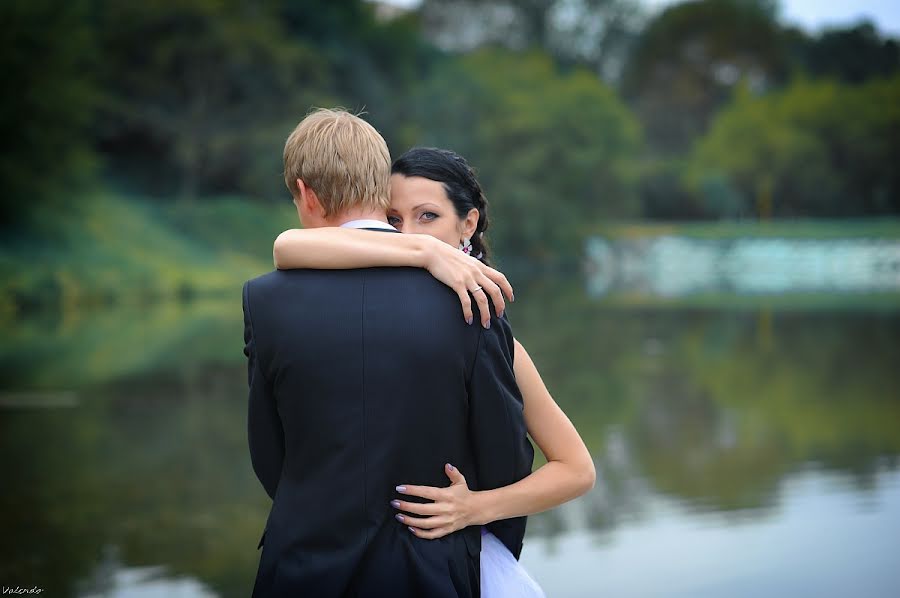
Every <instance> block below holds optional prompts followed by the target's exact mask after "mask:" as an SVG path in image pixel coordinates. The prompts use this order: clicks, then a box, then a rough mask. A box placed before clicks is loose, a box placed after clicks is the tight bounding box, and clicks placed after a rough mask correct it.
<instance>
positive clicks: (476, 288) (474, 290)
mask: <svg viewBox="0 0 900 598" xmlns="http://www.w3.org/2000/svg"><path fill="white" fill-rule="evenodd" d="M482 290H484V289H482V288H481V287H475V288H474V289H472V290H471V291H469V292H470V293H477V292H478V291H482Z"/></svg>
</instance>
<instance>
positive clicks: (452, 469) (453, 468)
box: [447, 463, 456, 471]
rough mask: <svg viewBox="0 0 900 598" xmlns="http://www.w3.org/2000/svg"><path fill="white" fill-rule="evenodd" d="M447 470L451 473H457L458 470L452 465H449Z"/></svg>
mask: <svg viewBox="0 0 900 598" xmlns="http://www.w3.org/2000/svg"><path fill="white" fill-rule="evenodd" d="M447 469H449V470H450V471H456V468H455V467H453V466H452V465H450V464H449V463H447Z"/></svg>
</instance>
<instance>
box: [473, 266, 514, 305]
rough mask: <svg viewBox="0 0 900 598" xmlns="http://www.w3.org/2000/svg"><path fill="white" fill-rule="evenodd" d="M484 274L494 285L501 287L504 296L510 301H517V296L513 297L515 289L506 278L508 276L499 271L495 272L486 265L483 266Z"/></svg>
mask: <svg viewBox="0 0 900 598" xmlns="http://www.w3.org/2000/svg"><path fill="white" fill-rule="evenodd" d="M481 269H482V272H483V273H484V275H485V276H487V277H488V278H490V279H491V280H492V281H493V282H494V284H496V285H497V286H499V287H500V290H501V291H503V295H504V296H505V297H506V298H507V299H509V300H510V301H515V296H514V295H513V288H512V285H511V284H510V282H509V280H508V279H507V278H506V275H505V274H503V272H500V271H499V270H494V269H493V268H491V267H490V266H488V265H486V264H481Z"/></svg>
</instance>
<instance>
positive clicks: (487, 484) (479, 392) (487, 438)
mask: <svg viewBox="0 0 900 598" xmlns="http://www.w3.org/2000/svg"><path fill="white" fill-rule="evenodd" d="M513 351H514V345H513V334H512V329H511V328H510V326H509V322H508V321H507V320H506V317H505V316H504V317H502V318H492V319H491V327H490V329H488V330H482V332H481V336H480V339H479V341H478V349H477V350H476V354H475V360H474V363H473V366H472V374H471V376H470V379H469V430H470V433H471V435H472V436H471V437H472V444H473V450H474V453H475V462H476V466H475V468H476V474H477V476H476V477H477V483H478V489H479V490H491V489H494V488H500V487H503V486H508V485H510V484H513V483H515V482H518V481H519V480H521V479H522V478H524V477H526V476H527V475H528V474H530V473H531V467H532V464H533V462H534V448H533V447H532V446H531V442H529V440H528V428H527V427H526V425H525V415H524V403H523V401H522V394H521V392H520V391H519V387H518V386H517V385H516V377H515V373H514V372H513ZM487 528H488V531H490V532H491V533H492V534H494V535H495V536H497V538H498V539H499V540H500V541H501V542H503V543H504V544H505V545H506V547H507V548H509V550H510V552H512V553H513V555H514V556H515V557H516V558H517V559H518V558H519V555H520V554H521V552H522V540H523V538H524V536H525V517H515V518H512V519H504V520H501V521H495V522H493V523H489V524H488V525H487Z"/></svg>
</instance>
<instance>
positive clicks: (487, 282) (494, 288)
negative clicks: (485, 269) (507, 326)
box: [476, 274, 506, 318]
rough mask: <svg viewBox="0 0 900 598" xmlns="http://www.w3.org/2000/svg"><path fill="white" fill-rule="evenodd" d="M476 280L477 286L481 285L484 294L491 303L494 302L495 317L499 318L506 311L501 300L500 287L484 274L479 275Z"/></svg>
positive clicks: (504, 303) (504, 302) (501, 292)
mask: <svg viewBox="0 0 900 598" xmlns="http://www.w3.org/2000/svg"><path fill="white" fill-rule="evenodd" d="M476 280H478V284H479V285H481V288H482V290H483V291H484V293H485V294H486V295H490V296H491V301H493V302H494V311H495V312H496V313H497V317H498V318H499V317H500V316H502V315H503V311H504V310H505V309H506V301H505V300H504V299H503V291H502V290H501V289H500V285H498V284H497V283H495V282H494V281H493V280H491V279H490V278H488V277H487V276H485V275H484V274H482V275H480V276H479V277H478V278H476ZM488 315H490V314H488Z"/></svg>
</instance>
